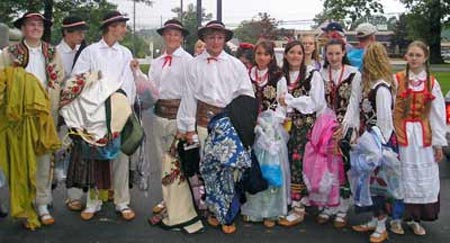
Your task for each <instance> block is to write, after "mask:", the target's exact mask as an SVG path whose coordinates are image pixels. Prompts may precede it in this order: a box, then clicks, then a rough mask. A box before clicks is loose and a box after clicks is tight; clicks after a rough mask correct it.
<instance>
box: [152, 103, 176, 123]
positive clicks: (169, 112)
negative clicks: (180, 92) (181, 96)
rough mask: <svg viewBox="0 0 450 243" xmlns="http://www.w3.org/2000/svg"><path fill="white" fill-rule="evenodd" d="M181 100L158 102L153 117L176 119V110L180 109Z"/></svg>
mask: <svg viewBox="0 0 450 243" xmlns="http://www.w3.org/2000/svg"><path fill="white" fill-rule="evenodd" d="M180 102H181V100H176V99H173V100H158V101H157V102H156V104H155V115H157V116H159V117H162V118H166V119H175V118H177V113H178V108H179V107H180Z"/></svg>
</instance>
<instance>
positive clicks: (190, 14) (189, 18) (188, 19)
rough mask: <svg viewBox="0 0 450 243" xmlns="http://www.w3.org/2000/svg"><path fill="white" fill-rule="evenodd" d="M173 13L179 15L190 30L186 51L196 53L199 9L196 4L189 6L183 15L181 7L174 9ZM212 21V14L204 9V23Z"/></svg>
mask: <svg viewBox="0 0 450 243" xmlns="http://www.w3.org/2000/svg"><path fill="white" fill-rule="evenodd" d="M172 12H174V13H175V14H177V16H178V19H179V20H181V22H182V23H183V25H184V27H185V28H186V29H187V30H189V33H190V35H188V36H187V38H186V39H185V44H184V46H185V49H186V50H187V51H188V52H190V53H194V45H195V42H197V40H198V38H197V8H196V6H195V5H194V4H192V3H191V4H188V6H187V8H186V10H185V11H183V14H181V9H180V8H179V7H177V8H174V9H172ZM211 19H212V14H211V13H206V10H205V9H202V21H209V20H211Z"/></svg>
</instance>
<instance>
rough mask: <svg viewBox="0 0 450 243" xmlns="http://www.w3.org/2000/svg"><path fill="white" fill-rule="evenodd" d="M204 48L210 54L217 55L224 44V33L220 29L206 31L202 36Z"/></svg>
mask: <svg viewBox="0 0 450 243" xmlns="http://www.w3.org/2000/svg"><path fill="white" fill-rule="evenodd" d="M204 41H205V44H206V50H207V51H208V53H209V54H210V55H212V56H218V55H219V54H220V53H221V52H222V50H223V47H224V46H225V33H224V32H222V31H213V32H210V33H207V34H206V35H205V38H204Z"/></svg>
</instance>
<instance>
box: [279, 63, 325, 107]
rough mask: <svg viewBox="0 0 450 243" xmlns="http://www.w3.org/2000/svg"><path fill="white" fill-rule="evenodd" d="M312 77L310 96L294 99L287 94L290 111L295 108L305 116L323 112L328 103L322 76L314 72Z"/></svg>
mask: <svg viewBox="0 0 450 243" xmlns="http://www.w3.org/2000/svg"><path fill="white" fill-rule="evenodd" d="M312 75H313V77H312V79H311V90H310V95H304V96H300V97H297V98H294V97H293V96H292V95H291V94H288V93H287V94H286V104H287V105H288V109H289V108H294V109H296V110H298V111H299V112H301V113H303V114H311V113H314V112H320V111H322V110H323V108H324V107H325V105H326V101H325V88H324V83H323V80H322V76H321V75H320V74H319V73H318V72H313V74H312Z"/></svg>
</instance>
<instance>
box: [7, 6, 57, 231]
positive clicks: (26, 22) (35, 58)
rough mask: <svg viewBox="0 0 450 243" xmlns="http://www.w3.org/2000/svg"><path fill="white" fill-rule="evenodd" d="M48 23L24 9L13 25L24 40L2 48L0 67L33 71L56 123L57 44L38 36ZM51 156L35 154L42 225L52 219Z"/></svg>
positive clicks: (36, 224) (39, 211) (37, 199)
mask: <svg viewBox="0 0 450 243" xmlns="http://www.w3.org/2000/svg"><path fill="white" fill-rule="evenodd" d="M51 24H52V22H51V21H50V20H48V19H46V18H45V17H44V16H43V15H42V14H40V13H37V12H27V13H25V14H24V15H23V16H22V17H21V18H19V19H17V20H16V21H15V22H14V26H15V27H16V28H18V29H20V30H21V31H22V34H23V40H22V41H21V42H20V43H18V44H15V45H10V46H8V47H7V48H5V50H4V51H3V53H2V55H1V56H0V69H2V68H3V67H8V66H13V67H23V68H24V69H25V71H26V72H28V73H31V74H33V76H35V77H36V78H37V79H38V80H39V81H40V82H41V83H42V85H43V87H45V89H46V91H47V94H48V96H49V97H50V102H51V113H52V117H53V119H54V124H57V118H58V105H59V98H60V90H61V86H62V82H63V79H64V70H63V66H62V63H61V58H60V56H59V53H58V52H57V50H56V48H55V47H53V46H51V45H50V44H48V43H46V42H43V41H42V40H41V38H42V35H43V33H44V26H51ZM51 157H52V156H51V155H50V154H44V155H41V156H39V157H37V161H38V162H37V171H36V208H37V214H38V216H39V220H40V222H41V223H42V224H44V225H51V224H53V223H54V222H55V220H54V219H53V217H52V216H51V215H50V213H49V211H48V205H49V204H50V203H51V201H52V194H51V181H52V180H51V173H50V172H51V170H52V169H51ZM14 195H15V194H14ZM24 196H25V195H22V197H24ZM30 205H31V202H30ZM13 211H14V210H13ZM38 225H39V223H38V222H37V223H36V222H32V221H30V220H28V221H27V224H26V226H27V227H28V228H30V229H34V228H36V227H37V226H38Z"/></svg>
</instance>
